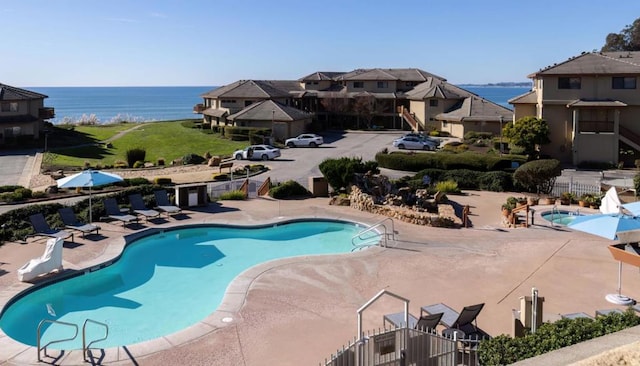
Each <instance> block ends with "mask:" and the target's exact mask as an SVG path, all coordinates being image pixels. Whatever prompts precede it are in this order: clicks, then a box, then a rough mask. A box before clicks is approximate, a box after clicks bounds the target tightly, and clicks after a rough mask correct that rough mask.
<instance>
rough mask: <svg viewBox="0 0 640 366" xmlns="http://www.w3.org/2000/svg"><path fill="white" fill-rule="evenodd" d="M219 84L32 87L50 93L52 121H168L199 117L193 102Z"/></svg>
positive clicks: (33, 89)
mask: <svg viewBox="0 0 640 366" xmlns="http://www.w3.org/2000/svg"><path fill="white" fill-rule="evenodd" d="M214 88H215V87H207V86H177V87H176V86H167V87H28V88H26V89H28V90H32V91H35V92H38V93H42V94H44V95H47V96H48V97H49V98H47V99H45V100H44V103H45V106H47V107H53V108H55V113H56V118H54V119H52V120H50V121H51V122H52V123H56V124H59V123H65V122H72V123H73V122H79V121H82V120H85V121H86V120H89V119H93V120H94V121H96V122H97V123H110V122H120V121H128V122H144V121H167V120H176V119H186V118H199V117H201V115H199V114H194V113H193V106H194V105H196V104H198V103H202V97H201V95H202V94H203V93H206V92H208V91H210V90H212V89H214Z"/></svg>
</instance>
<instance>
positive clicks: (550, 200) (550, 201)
mask: <svg viewBox="0 0 640 366" xmlns="http://www.w3.org/2000/svg"><path fill="white" fill-rule="evenodd" d="M540 204H542V205H555V204H556V197H554V196H546V197H542V198H541V199H540Z"/></svg>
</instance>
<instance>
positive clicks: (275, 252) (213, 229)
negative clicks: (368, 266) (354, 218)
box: [0, 220, 363, 350]
mask: <svg viewBox="0 0 640 366" xmlns="http://www.w3.org/2000/svg"><path fill="white" fill-rule="evenodd" d="M362 229H363V227H362V226H361V225H358V224H355V223H351V222H344V221H334V220H294V221H289V222H283V223H278V224H271V225H268V226H259V227H238V226H223V225H200V226H191V227H187V228H175V229H165V230H164V231H162V232H159V233H156V234H152V235H149V236H146V237H143V238H140V239H137V240H135V241H133V242H131V243H129V244H128V245H127V246H126V248H125V250H124V251H123V253H122V255H121V256H120V258H119V259H117V260H116V261H115V262H114V263H113V264H111V265H109V266H105V267H104V268H101V269H98V270H96V271H93V272H87V273H85V274H82V275H79V276H75V277H72V278H68V279H64V280H62V281H58V282H55V283H52V284H50V285H46V286H43V287H40V288H33V289H30V290H28V292H27V293H24V294H19V295H18V296H16V298H15V301H10V302H9V303H8V305H7V306H6V307H5V308H4V309H3V311H2V313H0V328H2V330H3V331H4V332H5V333H6V334H7V335H8V336H9V337H11V338H13V339H15V340H17V341H19V342H21V343H24V344H28V345H32V346H35V345H36V341H37V340H36V338H37V337H36V329H37V327H38V323H39V322H40V321H41V320H42V319H52V320H56V321H62V322H68V323H72V324H77V325H78V326H79V327H80V328H81V327H82V324H83V323H84V322H85V320H86V319H91V320H94V321H98V322H102V323H105V324H107V325H108V327H109V337H108V339H107V340H105V341H102V342H100V343H98V344H96V346H98V347H100V348H108V347H116V346H123V345H129V344H133V343H138V342H142V341H145V340H149V339H154V338H158V337H162V336H164V335H168V334H171V333H174V332H177V331H179V330H181V329H184V328H186V327H188V326H190V325H193V324H196V323H197V322H198V321H200V320H202V319H204V318H206V317H207V316H208V315H210V314H211V313H213V312H214V311H215V310H216V309H217V308H218V306H219V305H220V303H221V301H222V299H223V297H224V294H225V291H226V288H227V286H228V285H229V283H230V282H231V281H233V279H234V278H235V277H237V276H238V275H239V274H240V273H241V272H243V271H244V270H246V269H248V268H250V267H253V266H255V265H257V264H260V263H263V262H266V261H269V260H274V259H280V258H286V257H294V256H301V255H317V254H337V253H347V252H350V251H351V250H352V249H353V248H354V247H353V245H352V242H351V238H352V237H353V236H354V235H356V234H357V233H358V232H359V231H361V230H362ZM94 325H95V324H92V323H90V324H89V326H88V327H87V334H88V336H87V338H88V339H97V338H101V337H103V336H104V328H102V327H100V326H94ZM43 329H44V330H43V335H42V342H43V344H44V343H47V342H49V341H51V340H55V339H62V338H68V337H71V336H72V335H73V330H72V329H71V328H70V327H64V326H61V325H59V324H55V325H51V324H46V326H44V327H43ZM50 348H53V349H66V350H72V349H81V348H82V337H81V336H79V337H78V339H76V340H74V341H69V342H63V343H59V344H53V345H51V346H50Z"/></svg>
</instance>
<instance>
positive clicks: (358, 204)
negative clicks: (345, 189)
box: [349, 186, 462, 227]
mask: <svg viewBox="0 0 640 366" xmlns="http://www.w3.org/2000/svg"><path fill="white" fill-rule="evenodd" d="M349 201H350V207H351V208H355V209H356V210H360V211H365V212H371V213H373V214H377V215H384V216H388V217H391V218H393V219H394V220H399V221H404V222H408V223H411V224H416V225H425V226H437V227H443V226H444V227H448V226H460V225H461V224H462V220H461V219H460V218H459V217H457V216H456V213H455V209H454V208H453V206H452V205H450V204H448V203H439V204H438V213H437V214H436V213H430V212H419V211H416V210H414V209H413V208H411V207H407V206H394V205H377V204H375V203H374V201H373V198H372V197H371V196H370V195H368V194H366V193H364V192H362V191H361V190H360V189H359V188H358V187H356V186H352V187H351V194H350V195H349Z"/></svg>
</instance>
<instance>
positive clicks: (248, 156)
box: [233, 145, 280, 160]
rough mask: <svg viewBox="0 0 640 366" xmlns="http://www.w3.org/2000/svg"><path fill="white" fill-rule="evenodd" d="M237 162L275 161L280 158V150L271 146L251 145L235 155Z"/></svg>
mask: <svg viewBox="0 0 640 366" xmlns="http://www.w3.org/2000/svg"><path fill="white" fill-rule="evenodd" d="M233 157H234V158H235V159H236V160H273V159H275V158H279V157H280V149H278V148H277V147H273V146H271V145H251V146H247V147H245V148H244V149H242V150H237V151H235V152H234V153H233Z"/></svg>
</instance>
